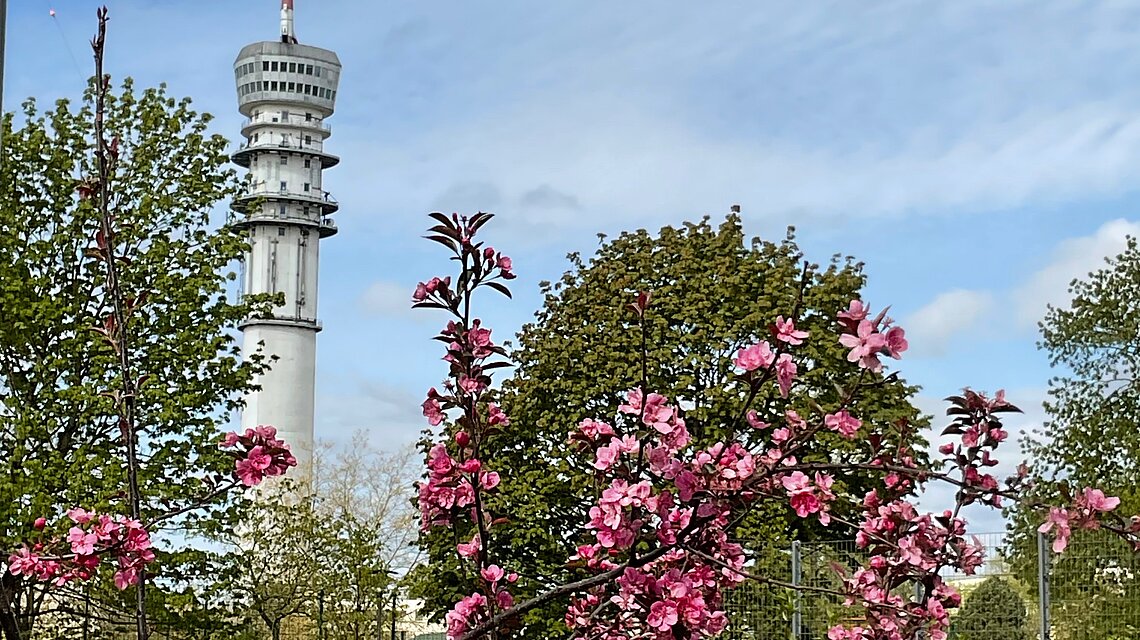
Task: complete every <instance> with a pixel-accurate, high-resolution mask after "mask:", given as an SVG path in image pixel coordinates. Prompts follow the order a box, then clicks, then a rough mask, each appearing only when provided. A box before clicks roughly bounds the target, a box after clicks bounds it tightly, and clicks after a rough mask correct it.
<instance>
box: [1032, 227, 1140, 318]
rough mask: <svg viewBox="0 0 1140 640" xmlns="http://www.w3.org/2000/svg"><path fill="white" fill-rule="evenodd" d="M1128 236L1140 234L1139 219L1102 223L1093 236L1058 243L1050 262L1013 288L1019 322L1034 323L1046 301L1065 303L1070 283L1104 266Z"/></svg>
mask: <svg viewBox="0 0 1140 640" xmlns="http://www.w3.org/2000/svg"><path fill="white" fill-rule="evenodd" d="M1130 235H1131V236H1140V222H1132V221H1128V220H1123V219H1118V220H1111V221H1109V222H1106V223H1104V224H1103V225H1101V227H1100V228H1099V229H1097V230H1096V232H1095V233H1093V234H1092V235H1089V236H1083V237H1079V238H1070V239H1068V240H1065V241H1064V242H1062V243H1061V244H1059V245H1058V246H1057V248H1056V249H1055V250H1054V251H1053V255H1052V256H1051V258H1050V261H1049V264H1047V265H1046V266H1045V267H1043V268H1042V269H1041V270H1039V271H1038V272H1037V273H1035V274H1034V275H1033V276H1032V277H1031V278H1029V280H1028V281H1026V282H1025V283H1024V284H1022V285H1021V286H1019V287H1018V288H1017V289H1016V290H1015V291H1014V293H1013V298H1014V303H1015V304H1016V308H1017V320H1018V322H1019V323H1020V324H1021V325H1022V326H1026V325H1033V324H1035V323H1037V322H1038V321H1040V320H1041V319H1042V318H1043V317H1044V315H1045V307H1046V305H1048V304H1052V305H1054V306H1067V305H1068V304H1069V302H1070V296H1069V292H1068V288H1069V283H1070V282H1072V280H1073V279H1074V278H1084V277H1085V276H1087V275H1088V274H1089V273H1090V272H1092V271H1095V270H1097V269H1099V268H1100V267H1102V266H1104V259H1105V258H1106V257H1112V256H1116V255H1118V254H1119V253H1120V252H1122V251H1123V250H1124V248H1125V246H1126V237H1127V236H1130Z"/></svg>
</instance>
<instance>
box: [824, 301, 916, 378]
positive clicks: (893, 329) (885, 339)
mask: <svg viewBox="0 0 1140 640" xmlns="http://www.w3.org/2000/svg"><path fill="white" fill-rule="evenodd" d="M870 313H871V310H870V308H868V307H864V306H863V303H862V302H861V301H859V300H852V301H851V304H850V305H849V306H848V308H847V310H846V311H842V312H840V313H839V322H840V324H841V325H843V328H844V330H846V331H848V332H849V333H845V334H843V335H841V336H839V343H840V344H842V345H843V346H845V347H847V348H849V349H851V351H850V352H849V353H848V354H847V359H848V360H849V361H851V362H858V363H859V366H860V367H863V368H865V369H870V370H871V371H875V372H878V371H881V370H882V369H883V363H882V362H881V361H880V360H879V356H882V355H887V356H890V357H892V358H894V359H896V360H898V359H899V358H901V357H902V353H903V352H904V351H906V350H907V347H908V346H909V345H908V343H907V341H906V332H905V331H903V329H902V327H897V326H891V325H892V324H893V322H892V321H891V319H890V318H888V317H887V316H886V310H885V309H884V310H883V311H882V312H880V313H879V315H878V316H877V317H875V318H874V319H872V320H868V319H867V318H868V316H870Z"/></svg>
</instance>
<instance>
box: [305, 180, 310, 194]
mask: <svg viewBox="0 0 1140 640" xmlns="http://www.w3.org/2000/svg"><path fill="white" fill-rule="evenodd" d="M308 192H309V183H308V182H306V183H305V193H308Z"/></svg>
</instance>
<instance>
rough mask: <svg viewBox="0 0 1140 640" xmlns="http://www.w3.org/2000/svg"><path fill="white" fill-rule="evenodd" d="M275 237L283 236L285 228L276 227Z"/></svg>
mask: <svg viewBox="0 0 1140 640" xmlns="http://www.w3.org/2000/svg"><path fill="white" fill-rule="evenodd" d="M277 235H279V236H283V235H285V227H277Z"/></svg>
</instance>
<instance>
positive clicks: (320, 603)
mask: <svg viewBox="0 0 1140 640" xmlns="http://www.w3.org/2000/svg"><path fill="white" fill-rule="evenodd" d="M324 637H325V590H324V589H321V590H320V591H319V592H318V593H317V638H319V639H320V640H324Z"/></svg>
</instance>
